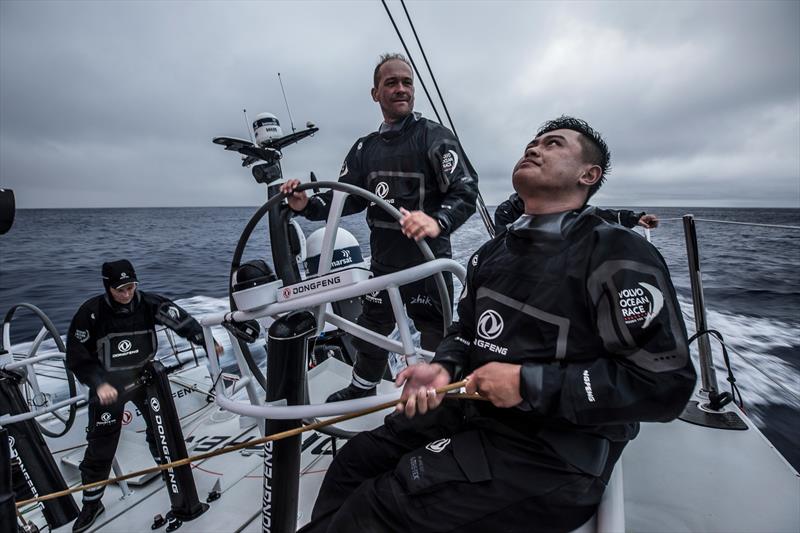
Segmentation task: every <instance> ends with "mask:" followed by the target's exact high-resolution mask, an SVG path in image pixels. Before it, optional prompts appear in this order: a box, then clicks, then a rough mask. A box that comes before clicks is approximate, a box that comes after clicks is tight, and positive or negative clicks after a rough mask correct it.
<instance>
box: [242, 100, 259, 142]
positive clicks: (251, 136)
mask: <svg viewBox="0 0 800 533" xmlns="http://www.w3.org/2000/svg"><path fill="white" fill-rule="evenodd" d="M242 113H244V129H246V130H247V134H248V135H249V136H250V142H251V143H253V146H256V140H255V139H253V128H251V127H250V121H249V120H247V109H242Z"/></svg>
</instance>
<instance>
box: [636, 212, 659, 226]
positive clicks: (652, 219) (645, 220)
mask: <svg viewBox="0 0 800 533" xmlns="http://www.w3.org/2000/svg"><path fill="white" fill-rule="evenodd" d="M639 225H640V226H642V227H644V228H647V229H654V228H657V227H658V217H657V216H655V215H642V216H641V218H639Z"/></svg>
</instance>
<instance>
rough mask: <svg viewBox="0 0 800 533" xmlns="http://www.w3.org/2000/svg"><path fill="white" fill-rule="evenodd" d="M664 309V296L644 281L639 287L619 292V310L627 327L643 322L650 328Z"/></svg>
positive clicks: (643, 326) (644, 325)
mask: <svg viewBox="0 0 800 533" xmlns="http://www.w3.org/2000/svg"><path fill="white" fill-rule="evenodd" d="M663 308H664V295H663V294H662V292H661V291H660V290H658V289H657V288H656V287H653V286H652V285H650V284H649V283H645V282H643V281H640V282H639V286H638V287H633V288H630V289H622V290H621V291H619V309H620V311H621V313H622V319H623V320H624V321H625V325H626V326H632V325H634V324H637V323H639V322H642V329H644V328H646V327H647V326H649V325H650V324H651V323H652V322H653V319H654V318H655V317H657V316H658V314H659V313H660V312H661V309H663Z"/></svg>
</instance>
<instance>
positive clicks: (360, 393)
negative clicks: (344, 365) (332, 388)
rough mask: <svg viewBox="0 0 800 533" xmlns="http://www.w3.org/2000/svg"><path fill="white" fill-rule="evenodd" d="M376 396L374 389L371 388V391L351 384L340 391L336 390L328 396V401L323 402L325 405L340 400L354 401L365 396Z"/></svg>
mask: <svg viewBox="0 0 800 533" xmlns="http://www.w3.org/2000/svg"><path fill="white" fill-rule="evenodd" d="M376 394H377V391H376V389H375V387H372V388H371V389H362V388H360V387H356V386H355V385H353V384H352V383H351V384H350V385H348V386H347V387H345V388H343V389H342V390H338V391H336V392H334V393H333V394H331V395H330V396H328V399H327V400H325V403H331V402H340V401H342V400H355V399H356V398H366V397H367V396H375V395H376Z"/></svg>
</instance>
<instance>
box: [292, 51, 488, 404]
mask: <svg viewBox="0 0 800 533" xmlns="http://www.w3.org/2000/svg"><path fill="white" fill-rule="evenodd" d="M372 99H373V100H374V101H375V102H377V103H378V104H379V105H380V108H381V112H382V113H383V123H382V124H381V125H380V128H379V129H378V131H376V132H373V133H370V134H369V135H367V136H366V137H362V138H360V139H358V140H357V141H356V142H355V144H354V145H353V147H352V148H351V149H350V152H349V153H348V154H347V157H346V158H345V160H344V164H343V165H342V169H341V172H340V174H339V181H340V182H343V183H349V184H353V185H357V186H359V187H361V188H363V189H366V190H368V191H371V192H373V193H375V194H376V195H377V196H379V197H380V198H383V199H384V200H386V201H387V202H388V203H390V204H392V205H393V206H394V207H396V208H397V209H398V210H400V212H401V213H402V214H403V218H402V220H401V222H400V223H399V224H398V223H397V222H396V221H395V220H394V219H393V218H392V217H391V216H390V215H389V214H388V213H387V212H385V211H384V210H383V209H381V208H380V207H378V206H375V205H370V203H369V202H368V201H367V200H365V199H363V198H358V197H355V196H349V197H348V198H347V201H346V203H345V205H344V210H343V212H342V214H344V215H349V214H353V213H358V212H360V211H363V210H365V209H366V211H367V224H368V225H369V227H370V230H371V231H370V249H371V254H372V257H371V267H370V269H371V270H372V272H373V274H374V275H375V276H379V275H383V274H388V273H392V272H396V271H398V270H402V269H405V268H409V267H412V266H414V265H418V264H421V263H423V262H424V261H425V259H424V257H423V256H422V252H420V250H419V248H418V247H417V245H416V244H415V242H414V241H418V240H421V239H428V244H429V245H430V248H431V251H432V252H433V254H434V256H435V257H437V258H439V257H445V258H449V257H451V248H450V234H451V233H452V232H453V231H455V230H456V229H458V228H459V227H460V226H461V225H462V224H463V223H464V222H465V221H466V220H467V219H468V218H469V217H470V216H471V215H472V214H473V213H474V212H475V202H476V198H477V195H478V175H477V174H476V173H475V170H474V169H473V168H472V165H471V164H470V162H469V160H468V159H467V157H466V155H465V154H464V152H463V150H462V149H461V145H460V144H459V142H458V140H457V139H456V137H455V136H454V135H453V133H452V132H451V131H450V130H448V129H447V128H445V127H444V126H442V125H441V124H438V123H436V122H433V121H430V120H428V119H426V118H423V117H422V116H421V115H420V114H419V113H414V74H413V72H412V70H411V66H410V65H409V63H408V61H407V60H406V59H405V57H403V56H402V55H400V54H385V55H383V56H381V58H380V61H379V63H378V64H377V66H376V67H375V71H374V73H373V87H372ZM299 184H300V182H299V181H298V180H288V181H287V182H286V183H284V184H283V185H282V186H281V192H283V193H287V194H288V193H291V195H290V196H289V197H288V199H287V200H288V203H289V206H290V207H291V208H292V209H293V210H294V211H296V212H298V213H299V214H301V215H302V216H304V217H306V218H307V219H309V220H324V219H325V218H326V217H327V216H328V212H329V209H330V205H331V198H332V195H333V192H332V191H328V192H325V193H321V194H317V195H314V196H312V197H311V198H309V197H308V196H307V195H306V194H305V192H293V191H294V189H295V188H296V187H297V186H298V185H299ZM444 276H445V280H446V285H447V288H448V292H449V294H450V305H452V292H453V282H452V276H451V275H450V274H449V273H444ZM400 293H401V296H402V298H403V302H404V303H405V305H406V311H407V313H408V315H409V317H410V318H411V319H412V320H413V321H414V326H415V327H416V329H417V330H418V331H419V332H420V334H421V345H422V348H423V349H425V350H430V351H433V350H434V349H435V348H436V346H437V345H438V344H439V341H441V339H442V335H443V324H442V309H441V304H440V299H439V298H438V297H437V294H438V293H437V289H436V283H435V281H434V278H427V279H424V280H420V281H418V282H415V283H411V284H409V285H405V286H403V287H401V288H400ZM357 323H358V324H359V325H361V326H363V327H365V328H367V329H370V330H372V331H375V332H377V333H380V334H383V335H388V334H389V333H391V331H392V329H393V328H394V314H393V313H392V308H391V304H390V302H389V298H388V295H387V293H386V291H380V292H379V293H377V294H368V295H365V296H364V297H363V298H362V313H361V315H360V316H359V318H358V319H357ZM354 344H355V346H356V349H357V350H358V355H357V358H356V362H355V365H354V367H353V378H352V382H351V383H350V385H348V386H347V387H345V388H344V389H342V390H340V391H338V392H335V393H333V394H332V395H331V396H329V397H328V401H329V402H331V401H339V400H349V399H353V398H361V397H364V396H368V395H373V394H375V390H376V389H375V388H376V386H377V384H378V383H379V382H380V380H381V378H382V377H383V375H384V373H385V371H386V365H387V357H388V353H387V352H386V351H385V350H382V349H380V348H376V347H375V346H374V345H372V344H369V343H367V342H364V341H361V340H359V339H355V340H354Z"/></svg>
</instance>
